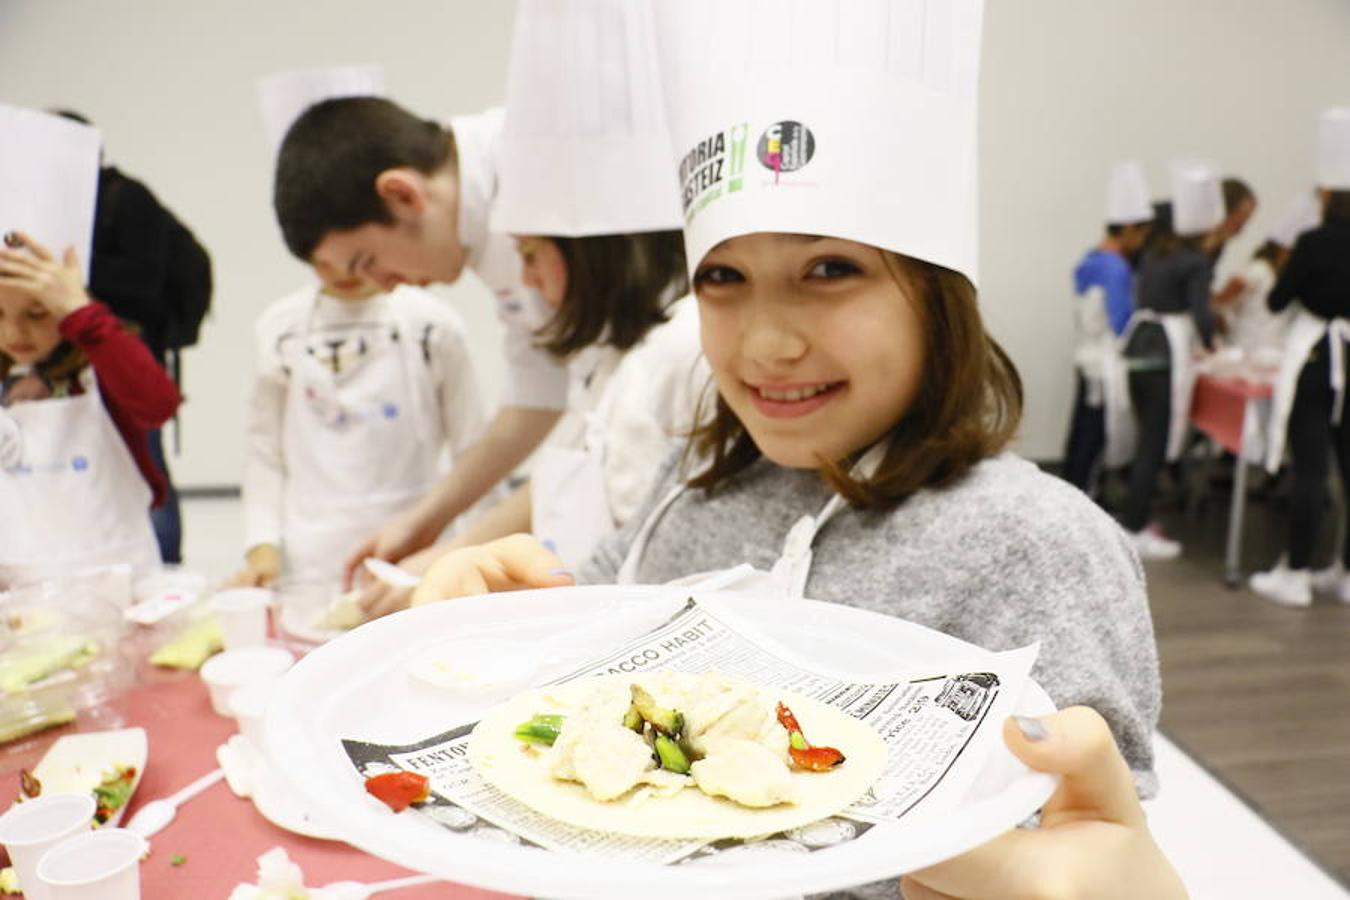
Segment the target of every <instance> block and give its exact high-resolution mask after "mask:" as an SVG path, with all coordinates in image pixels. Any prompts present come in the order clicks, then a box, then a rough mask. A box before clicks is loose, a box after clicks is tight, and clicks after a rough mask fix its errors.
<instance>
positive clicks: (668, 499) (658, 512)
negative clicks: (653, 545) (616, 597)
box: [615, 481, 687, 584]
mask: <svg viewBox="0 0 1350 900" xmlns="http://www.w3.org/2000/svg"><path fill="white" fill-rule="evenodd" d="M686 487H687V485H686V484H685V483H684V482H683V481H680V482H679V483H678V484H676V485H675V486H674V487H673V488H671V489H670V491H669V493H667V494H666V496H665V497H664V498H662V500H661V502H660V503H658V504H657V505H656V509H654V510H652V512H651V515H649V516H647V520H646V521H645V522H643V523H642V528H640V529H639V530H638V533H637V537H635V538H633V543H632V545H631V546H630V547H629V548H628V555H627V556H625V557H624V558H623V565H621V566H620V567H619V574H618V576H617V577H616V578H615V581H616V582H617V583H618V584H636V583H637V570H638V565H639V564H640V563H641V562H642V555H643V554H644V553H646V552H647V541H648V540H649V539H650V538H651V536H652V532H653V531H655V530H656V526H657V524H659V523H660V521H661V518H662V516H664V515H665V514H666V510H668V509H670V507H671V505H672V504H674V503H675V501H676V500H678V499H680V496H681V495H682V494H683V493H684V492H685V489H686Z"/></svg>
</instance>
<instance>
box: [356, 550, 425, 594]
mask: <svg viewBox="0 0 1350 900" xmlns="http://www.w3.org/2000/svg"><path fill="white" fill-rule="evenodd" d="M364 565H365V567H366V571H367V572H369V573H370V574H372V575H374V576H375V577H376V578H378V579H379V580H380V581H383V582H384V583H385V584H388V585H392V586H394V587H417V586H418V585H419V584H421V583H422V576H420V575H414V574H413V573H411V572H409V571H408V570H407V569H401V568H399V567H398V566H396V565H394V564H393V563H390V562H385V561H384V560H382V559H377V558H375V557H373V556H367V557H366V558H365V562H364Z"/></svg>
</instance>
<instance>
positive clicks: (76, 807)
mask: <svg viewBox="0 0 1350 900" xmlns="http://www.w3.org/2000/svg"><path fill="white" fill-rule="evenodd" d="M93 818H94V798H93V797H92V796H90V795H89V794H48V795H46V796H43V797H37V798H35V799H33V800H25V801H24V802H23V803H20V804H17V805H16V806H14V807H12V808H11V809H10V810H9V812H7V813H5V814H4V815H3V816H0V844H4V845H5V849H7V850H8V851H9V860H10V862H11V863H12V864H13V866H14V874H15V875H17V876H18V878H19V887H20V888H22V889H23V891H24V896H25V897H27V898H28V900H52V897H53V896H54V895H53V894H51V893H50V891H49V890H48V889H47V886H46V885H45V884H43V883H42V881H41V880H40V879H39V877H38V863H39V861H40V860H41V859H42V858H43V854H45V853H46V852H47V851H48V850H50V849H51V848H53V847H55V846H56V845H57V844H59V843H61V842H62V841H64V840H65V839H66V838H68V837H70V836H71V835H76V834H80V833H82V832H86V831H88V830H89V829H90V827H91V824H92V822H93Z"/></svg>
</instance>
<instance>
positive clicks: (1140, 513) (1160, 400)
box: [1120, 366, 1172, 532]
mask: <svg viewBox="0 0 1350 900" xmlns="http://www.w3.org/2000/svg"><path fill="white" fill-rule="evenodd" d="M1130 403H1131V404H1132V405H1133V406H1134V419H1135V423H1136V424H1137V426H1138V428H1139V444H1138V446H1137V447H1136V448H1135V451H1134V462H1132V463H1131V464H1130V487H1129V494H1128V496H1127V497H1126V498H1125V508H1124V509H1123V510H1122V511H1121V516H1120V524H1121V525H1123V526H1124V527H1125V529H1126V530H1127V531H1131V532H1133V531H1143V530H1144V527H1145V526H1146V525H1148V520H1149V515H1150V514H1151V513H1152V512H1153V492H1154V490H1155V489H1156V487H1157V484H1158V473H1159V472H1160V471H1162V467H1163V464H1164V463H1165V462H1167V433H1168V430H1169V429H1170V428H1171V424H1172V368H1171V366H1168V367H1167V368H1165V369H1142V370H1136V371H1132V372H1130Z"/></svg>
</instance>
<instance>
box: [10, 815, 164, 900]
mask: <svg viewBox="0 0 1350 900" xmlns="http://www.w3.org/2000/svg"><path fill="white" fill-rule="evenodd" d="M145 849H146V844H145V838H143V837H141V836H140V835H138V834H135V833H133V832H130V831H127V830H126V829H125V828H102V829H99V830H98V831H93V832H90V833H89V834H82V835H79V836H78V837H72V838H66V839H65V840H64V841H62V842H61V843H59V844H57V845H56V846H55V847H52V848H51V849H50V850H48V851H47V852H46V853H45V854H43V856H42V859H41V861H39V862H38V866H37V877H38V881H39V882H41V883H42V884H43V885H44V886H45V887H46V889H47V892H48V896H49V897H50V898H51V900H140V897H141V867H140V860H141V856H142V855H143V854H144V853H145Z"/></svg>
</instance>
